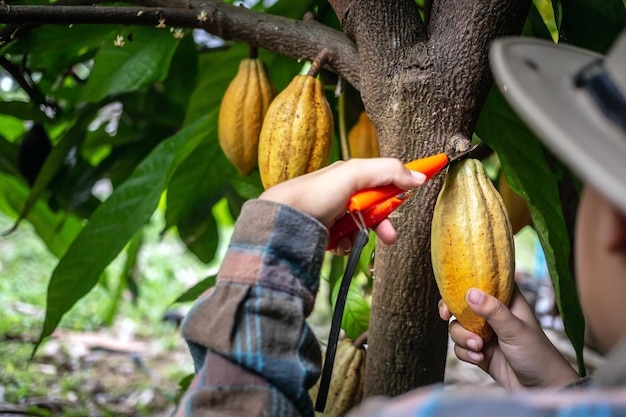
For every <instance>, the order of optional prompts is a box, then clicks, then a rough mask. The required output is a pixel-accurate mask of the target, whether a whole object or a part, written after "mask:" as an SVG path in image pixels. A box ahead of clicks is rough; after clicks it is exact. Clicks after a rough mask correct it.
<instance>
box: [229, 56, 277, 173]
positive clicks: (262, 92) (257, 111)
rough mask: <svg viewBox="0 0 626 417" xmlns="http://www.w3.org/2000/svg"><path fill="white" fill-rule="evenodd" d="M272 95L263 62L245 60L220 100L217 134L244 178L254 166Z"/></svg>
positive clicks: (271, 88) (273, 90)
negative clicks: (264, 119)
mask: <svg viewBox="0 0 626 417" xmlns="http://www.w3.org/2000/svg"><path fill="white" fill-rule="evenodd" d="M275 95H276V90H275V88H274V84H273V83H272V81H271V79H270V78H269V75H268V74H267V68H266V67H265V64H264V63H263V61H261V60H260V59H258V58H246V59H243V60H242V61H241V63H240V64H239V71H238V72H237V75H235V78H233V80H232V81H231V82H230V84H229V85H228V88H227V89H226V92H225V93H224V97H222V105H221V106H220V112H219V116H218V121H217V135H218V138H219V142H220V146H221V147H222V150H223V151H224V154H225V155H226V157H227V158H228V159H229V160H230V162H232V163H233V165H235V167H237V169H238V170H239V172H241V173H242V174H243V175H248V174H250V171H252V170H253V169H254V167H256V166H257V162H258V149H259V134H260V133H261V125H262V124H263V118H264V117H265V113H266V112H267V109H268V108H269V106H270V103H271V102H272V99H273V98H274V96H275Z"/></svg>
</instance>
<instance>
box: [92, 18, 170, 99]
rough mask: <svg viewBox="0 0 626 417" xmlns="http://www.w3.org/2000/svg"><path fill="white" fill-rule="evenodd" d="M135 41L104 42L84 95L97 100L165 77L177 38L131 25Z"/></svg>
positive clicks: (166, 32) (160, 31)
mask: <svg viewBox="0 0 626 417" xmlns="http://www.w3.org/2000/svg"><path fill="white" fill-rule="evenodd" d="M127 31H128V32H126V33H129V32H132V34H133V37H132V39H133V40H132V42H131V41H130V40H129V39H128V38H127V39H126V41H125V43H124V46H122V47H117V46H115V45H114V44H113V40H112V41H111V42H110V43H107V44H105V45H104V46H103V47H102V48H100V50H99V51H98V53H97V54H96V57H95V61H94V66H93V69H92V71H91V74H90V75H89V79H88V82H87V85H86V86H85V90H84V92H83V98H84V99H85V100H88V101H91V102H98V101H100V100H102V99H103V98H105V97H107V96H109V95H113V94H119V93H123V92H128V91H135V90H138V89H140V88H142V87H145V86H148V85H150V84H152V83H154V82H157V81H161V80H163V79H164V78H165V77H166V76H167V73H168V71H169V68H170V62H171V60H172V56H173V55H174V52H175V51H176V47H177V46H178V43H179V41H177V40H176V39H175V38H174V37H173V36H172V34H171V33H170V31H169V30H165V29H160V30H159V29H156V28H152V27H142V26H139V27H131V28H128V29H127Z"/></svg>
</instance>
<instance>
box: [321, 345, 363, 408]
mask: <svg viewBox="0 0 626 417" xmlns="http://www.w3.org/2000/svg"><path fill="white" fill-rule="evenodd" d="M365 357H366V352H365V349H364V348H363V347H357V346H355V345H354V344H353V341H352V340H351V339H344V340H342V341H341V342H339V344H338V345H337V351H336V353H335V362H334V364H333V373H332V377H331V380H330V386H329V388H328V397H327V399H326V408H325V409H324V412H323V413H319V412H316V413H315V415H316V416H317V417H342V416H344V415H346V413H347V412H348V411H350V409H352V408H353V407H354V406H356V405H357V404H359V403H360V402H361V400H362V399H363V383H364V381H365ZM319 384H320V380H319V379H318V381H317V383H316V384H315V385H314V386H313V388H311V389H310V390H309V396H310V397H311V400H312V401H313V403H314V404H315V400H316V398H317V392H318V390H319Z"/></svg>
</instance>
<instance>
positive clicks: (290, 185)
mask: <svg viewBox="0 0 626 417" xmlns="http://www.w3.org/2000/svg"><path fill="white" fill-rule="evenodd" d="M425 180H426V177H425V175H424V174H422V173H420V172H416V171H410V170H409V169H407V168H406V167H405V166H404V165H403V164H402V162H400V161H399V160H398V159H394V158H369V159H350V160H349V161H347V162H345V161H338V162H335V163H333V164H332V165H329V166H327V167H325V168H322V169H320V170H317V171H314V172H312V173H310V174H307V175H302V176H300V177H297V178H294V179H292V180H289V181H285V182H283V183H280V184H278V185H275V186H274V187H272V188H269V189H268V190H266V191H265V192H263V193H262V194H261V195H260V196H259V198H260V199H264V200H271V201H275V202H278V203H282V204H286V205H288V206H291V207H293V208H295V209H298V210H300V211H302V212H304V213H307V214H309V215H311V216H313V217H315V218H316V219H318V220H319V221H320V222H321V223H322V224H324V226H326V228H328V229H330V228H331V227H332V225H333V224H334V223H335V222H336V221H337V220H338V219H340V218H341V217H343V216H344V215H345V214H346V208H347V205H348V201H349V199H350V196H352V194H354V193H355V192H357V191H359V190H362V189H364V188H369V187H377V186H381V185H387V184H394V185H396V186H397V187H399V188H402V189H404V190H408V189H410V188H415V187H417V186H420V185H422V184H423V183H424V181H425ZM374 231H375V232H376V234H377V235H378V237H379V238H380V240H381V241H382V242H383V243H385V244H387V245H390V244H393V243H395V241H396V232H395V229H394V228H393V226H392V225H391V222H390V221H389V220H388V219H385V220H383V221H382V222H380V223H379V224H378V225H377V226H376V227H374ZM351 247H352V242H351V240H350V239H349V238H344V239H341V240H340V241H339V243H338V246H337V253H339V254H345V253H347V252H349V251H350V249H351Z"/></svg>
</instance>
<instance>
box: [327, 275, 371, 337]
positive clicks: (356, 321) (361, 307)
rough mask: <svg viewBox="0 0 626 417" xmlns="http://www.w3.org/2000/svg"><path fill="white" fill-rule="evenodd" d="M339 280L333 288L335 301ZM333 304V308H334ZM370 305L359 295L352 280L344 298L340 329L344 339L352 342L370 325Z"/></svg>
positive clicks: (359, 292) (357, 287) (356, 286)
mask: <svg viewBox="0 0 626 417" xmlns="http://www.w3.org/2000/svg"><path fill="white" fill-rule="evenodd" d="M340 286H341V280H340V279H339V280H337V282H336V283H335V286H334V287H333V296H332V297H333V300H336V299H337V294H338V293H339V287H340ZM334 304H335V303H334V302H333V306H334ZM370 312H371V308H370V305H369V304H368V303H367V301H366V300H365V297H363V294H361V291H360V290H359V286H358V285H357V283H356V282H355V280H354V279H353V280H352V281H351V282H350V288H349V289H348V296H347V298H346V306H345V308H344V310H343V317H342V319H341V328H342V329H343V331H344V332H345V333H346V337H348V338H350V339H352V340H354V339H356V338H357V337H359V336H360V335H361V334H362V333H364V332H365V331H366V330H367V329H368V328H369V323H370Z"/></svg>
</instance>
